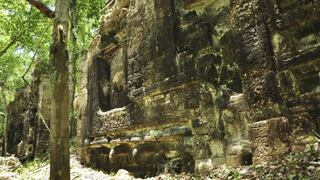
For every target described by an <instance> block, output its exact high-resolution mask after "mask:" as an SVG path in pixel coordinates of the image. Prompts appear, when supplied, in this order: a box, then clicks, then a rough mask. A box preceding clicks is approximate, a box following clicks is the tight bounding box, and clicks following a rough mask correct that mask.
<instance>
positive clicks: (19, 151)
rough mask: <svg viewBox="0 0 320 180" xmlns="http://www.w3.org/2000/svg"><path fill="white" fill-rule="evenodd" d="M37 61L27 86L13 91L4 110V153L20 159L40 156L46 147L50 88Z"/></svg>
mask: <svg viewBox="0 0 320 180" xmlns="http://www.w3.org/2000/svg"><path fill="white" fill-rule="evenodd" d="M43 71H44V70H43V69H42V68H40V64H38V66H37V67H36V68H35V70H34V72H33V80H32V83H31V84H30V86H28V85H26V86H25V87H24V88H21V89H20V90H18V91H17V93H16V95H15V100H14V101H13V102H11V103H10V104H9V106H8V110H7V122H6V136H5V152H6V153H9V154H15V155H16V156H17V157H18V158H19V159H20V160H22V161H27V160H32V159H33V158H34V157H36V156H42V155H44V154H45V153H46V152H48V148H49V134H50V133H49V129H48V128H49V127H48V124H50V123H49V122H50V121H49V120H50V94H49V93H50V87H49V85H50V84H49V78H48V75H45V74H44V73H43Z"/></svg>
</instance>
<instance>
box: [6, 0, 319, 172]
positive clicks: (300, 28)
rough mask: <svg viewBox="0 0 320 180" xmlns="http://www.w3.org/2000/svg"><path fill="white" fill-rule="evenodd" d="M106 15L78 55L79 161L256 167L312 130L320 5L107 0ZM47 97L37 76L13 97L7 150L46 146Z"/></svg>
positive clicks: (26, 153) (26, 152) (178, 167)
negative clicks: (82, 56)
mask: <svg viewBox="0 0 320 180" xmlns="http://www.w3.org/2000/svg"><path fill="white" fill-rule="evenodd" d="M104 11H105V15H104V16H102V17H101V26H100V28H99V30H98V34H97V36H96V37H95V38H94V40H93V41H92V43H91V45H90V47H89V49H88V53H87V55H86V57H84V59H83V60H82V61H81V71H82V72H81V75H82V79H81V83H80V84H81V87H80V92H79V93H78V97H79V98H78V101H79V102H78V103H77V107H76V108H77V109H78V110H79V111H80V113H79V118H78V122H77V138H78V144H79V148H78V152H79V155H80V156H81V159H82V162H83V163H84V164H87V165H90V166H92V167H96V168H101V169H104V170H106V171H108V172H110V171H116V170H118V169H120V168H123V169H127V170H129V171H130V172H133V173H134V174H135V175H137V176H145V175H155V174H157V173H161V172H177V173H179V172H198V171H200V170H204V169H206V167H212V166H213V165H215V164H217V165H219V164H227V165H234V166H238V165H249V164H259V163H261V162H266V161H271V160H272V161H273V160H276V159H277V158H280V157H282V156H283V155H285V154H287V153H288V152H291V151H300V150H302V149H303V148H304V146H305V144H307V143H309V142H310V141H311V140H312V136H313V131H315V132H318V133H319V131H320V124H319V123H320V118H319V116H320V79H319V78H320V75H319V73H320V72H319V68H320V48H319V47H320V2H319V1H317V0H269V1H263V0H161V1H159V0H149V1H141V0H112V1H110V2H109V3H108V5H107V7H106V8H105V9H104ZM49 93H50V91H49V82H48V77H46V76H45V75H43V76H40V75H39V74H38V75H37V71H36V72H35V74H34V80H33V83H32V85H31V87H30V88H25V89H23V90H21V91H19V92H18V93H17V95H16V100H15V101H14V102H12V103H11V104H10V106H9V108H8V122H7V127H8V128H7V131H6V149H7V152H9V153H12V154H16V155H17V156H18V157H19V158H20V159H22V160H27V159H30V158H33V157H34V156H37V155H41V154H43V153H44V150H46V149H48V142H49V141H48V139H49V132H48V130H47V128H46V127H45V123H43V121H45V122H46V124H49V119H50V118H49V117H50V109H49V107H50V99H49V97H50V96H49ZM39 114H41V116H39Z"/></svg>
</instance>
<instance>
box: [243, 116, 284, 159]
mask: <svg viewBox="0 0 320 180" xmlns="http://www.w3.org/2000/svg"><path fill="white" fill-rule="evenodd" d="M249 133H250V139H251V141H252V146H253V152H254V153H253V163H255V164H258V163H263V162H266V161H271V160H272V159H277V158H279V157H281V156H283V155H284V154H286V153H288V152H289V145H288V144H287V142H288V141H289V124H288V120H287V119H286V118H284V117H279V118H273V119H268V120H265V121H260V122H256V123H253V124H251V126H250V131H249Z"/></svg>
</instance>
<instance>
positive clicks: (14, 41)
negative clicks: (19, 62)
mask: <svg viewBox="0 0 320 180" xmlns="http://www.w3.org/2000/svg"><path fill="white" fill-rule="evenodd" d="M18 38H19V37H17V36H14V37H13V39H12V41H11V42H10V43H9V44H8V45H7V46H6V47H5V48H4V49H2V50H1V51H0V57H1V56H2V55H4V54H5V53H6V52H7V51H8V49H9V48H10V47H11V46H13V45H14V44H15V43H16V42H17V40H18Z"/></svg>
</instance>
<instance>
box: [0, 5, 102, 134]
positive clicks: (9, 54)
mask: <svg viewBox="0 0 320 180" xmlns="http://www.w3.org/2000/svg"><path fill="white" fill-rule="evenodd" d="M41 2H43V3H44V4H45V5H46V6H47V7H49V8H50V9H53V7H54V0H43V1H41ZM77 3H78V4H77V9H76V10H77V12H76V13H77V17H78V19H77V21H78V22H77V27H76V32H74V33H75V34H76V37H77V41H76V42H77V47H78V48H73V44H72V43H71V42H70V41H69V44H70V45H69V48H70V49H72V51H77V52H71V53H77V54H80V55H81V54H82V52H84V50H85V49H87V46H88V43H89V42H90V41H91V38H92V37H93V35H94V33H95V30H96V29H97V26H98V19H99V17H100V11H101V9H102V8H103V7H104V6H105V2H104V1H100V0H93V1H89V0H83V1H79V2H77ZM52 22H53V21H52V19H50V18H48V17H45V16H44V15H43V14H42V13H40V12H39V10H37V9H36V8H34V7H33V6H31V5H30V4H29V2H28V1H25V0H23V1H14V2H11V1H7V0H0V113H1V115H0V134H3V130H4V123H5V118H4V116H5V114H6V106H7V105H8V104H9V103H10V102H11V101H12V100H13V98H14V94H15V92H16V90H18V89H20V88H23V87H25V86H28V85H30V82H31V78H32V70H33V69H34V67H35V65H36V64H37V63H39V62H41V64H44V67H46V66H48V64H49V52H50V45H51V43H52ZM79 57H80V56H79ZM79 57H78V58H79ZM43 71H44V73H47V71H48V68H44V69H43Z"/></svg>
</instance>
